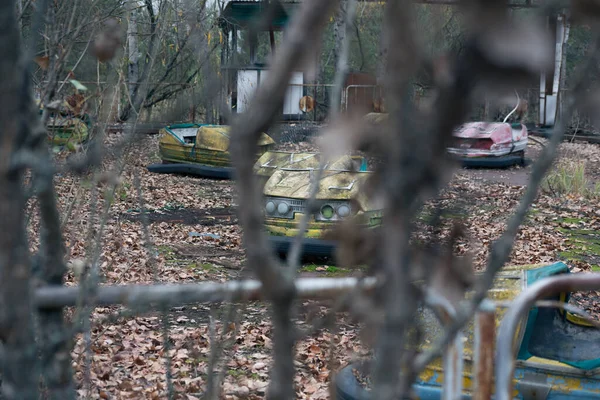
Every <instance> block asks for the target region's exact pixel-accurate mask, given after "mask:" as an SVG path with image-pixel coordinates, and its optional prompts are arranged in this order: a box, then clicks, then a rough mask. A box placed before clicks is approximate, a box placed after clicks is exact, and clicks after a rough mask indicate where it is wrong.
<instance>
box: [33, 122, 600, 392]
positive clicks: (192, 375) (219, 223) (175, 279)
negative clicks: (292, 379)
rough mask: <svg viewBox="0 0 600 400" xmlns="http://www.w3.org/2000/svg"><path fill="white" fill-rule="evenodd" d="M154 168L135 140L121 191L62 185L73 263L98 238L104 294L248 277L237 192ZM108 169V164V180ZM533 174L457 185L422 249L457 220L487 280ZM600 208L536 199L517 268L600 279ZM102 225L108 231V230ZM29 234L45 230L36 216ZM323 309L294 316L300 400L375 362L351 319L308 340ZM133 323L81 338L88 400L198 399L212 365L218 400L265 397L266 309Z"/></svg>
mask: <svg viewBox="0 0 600 400" xmlns="http://www.w3.org/2000/svg"><path fill="white" fill-rule="evenodd" d="M282 134H284V135H285V134H287V133H286V132H283V133H282ZM108 140H109V141H118V140H119V136H118V134H114V135H110V136H109V139H108ZM539 141H540V143H541V144H537V143H534V142H532V143H530V145H529V147H528V149H527V152H526V157H528V158H530V159H531V160H532V161H535V160H536V159H537V157H538V156H539V153H540V151H541V148H542V147H541V146H543V143H544V140H543V139H539ZM296 147H297V148H301V149H306V148H310V147H311V146H309V145H306V146H303V145H302V144H300V145H297V146H296ZM296 147H294V146H292V147H291V148H296ZM560 156H561V157H562V158H567V159H573V160H581V159H583V160H585V161H586V163H587V164H586V167H587V170H586V171H587V173H588V176H589V179H590V182H592V183H595V182H600V168H599V167H600V146H599V145H593V144H587V143H564V144H563V145H561V148H560ZM158 160H159V159H158V156H157V138H156V136H140V143H138V146H135V147H134V148H132V149H131V150H130V151H128V152H127V153H126V158H125V161H126V164H125V169H124V171H123V174H122V180H121V181H120V182H119V185H118V187H117V188H116V190H115V191H114V193H110V190H109V189H110V188H109V186H108V184H107V183H106V182H102V181H98V182H97V181H95V180H93V177H92V176H86V177H84V178H79V177H75V176H71V175H65V176H61V177H58V178H57V180H56V185H57V190H58V193H59V203H60V207H61V209H62V212H63V215H64V216H65V218H64V219H65V226H64V235H65V240H66V244H67V249H68V260H69V262H70V265H74V261H76V260H81V259H84V258H85V257H86V255H87V254H88V252H89V251H90V247H89V244H90V243H91V242H92V241H91V239H93V238H95V237H98V236H100V237H101V238H102V250H101V256H100V263H99V273H100V275H101V276H102V279H103V283H106V284H125V283H129V284H134V283H136V284H149V283H154V282H160V283H184V282H199V281H216V282H224V281H226V280H230V279H236V278H239V277H252V272H251V271H248V270H246V269H245V268H244V262H245V256H244V251H243V246H242V242H241V229H240V227H239V226H238V220H237V216H236V206H235V187H234V184H233V183H232V182H229V181H212V180H208V179H199V178H196V177H191V176H178V175H158V174H151V173H149V172H148V171H147V169H146V166H147V165H148V164H150V163H153V162H157V161H158ZM113 167H114V163H112V162H111V161H110V160H109V161H107V163H106V164H105V165H104V170H106V171H110V170H111V168H113ZM531 168H532V166H531V164H530V165H528V166H526V167H514V168H508V169H504V170H488V169H458V170H457V171H456V174H455V176H454V178H453V179H452V181H451V183H450V185H449V187H448V188H447V189H446V190H444V191H443V193H442V194H441V196H440V198H439V199H437V200H436V202H435V204H430V206H429V207H427V208H426V210H425V211H424V212H423V215H421V216H420V217H419V219H420V220H421V221H422V222H423V223H422V235H423V238H430V237H431V236H432V235H441V237H443V236H444V235H445V234H446V233H447V232H448V229H449V224H450V222H452V221H455V220H460V221H462V222H463V223H464V224H465V226H466V227H467V231H468V235H469V240H467V241H465V242H464V243H461V244H460V246H459V249H458V251H459V253H460V254H463V255H469V256H470V257H472V259H473V264H474V267H475V269H477V270H480V269H482V268H483V267H484V266H485V262H486V259H487V256H488V255H489V245H490V244H491V242H492V241H493V240H495V239H496V238H497V237H499V235H500V234H501V232H502V230H503V229H504V227H505V224H506V220H507V218H508V217H509V215H510V214H511V212H512V211H513V210H514V209H515V207H516V205H517V204H518V201H519V199H520V196H521V195H522V193H523V189H524V187H525V186H526V185H527V183H528V180H529V174H530V172H531ZM139 193H141V194H142V199H141V201H140V198H139V196H138V194H139ZM94 199H95V200H94ZM598 203H599V200H598V198H597V197H596V198H581V197H580V196H570V195H565V196H561V197H555V196H552V195H550V194H547V193H541V194H540V195H539V197H538V199H537V200H536V202H535V204H534V206H533V208H532V210H531V212H530V215H529V216H528V219H527V221H526V223H525V225H524V226H523V228H522V229H521V231H520V232H519V236H518V239H517V242H516V243H515V246H514V250H513V253H512V256H511V260H510V263H511V264H531V263H538V262H552V261H556V260H564V261H565V262H567V263H568V264H569V266H570V267H571V269H572V270H573V271H574V272H585V271H595V270H600V259H596V258H597V257H596V254H600V237H598V236H597V235H596V234H595V232H596V231H597V230H598V229H600V211H597V210H600V208H599V207H598V205H599V204H598ZM104 206H106V207H104ZM438 207H439V208H440V209H442V210H443V211H442V220H443V224H442V228H441V229H437V230H434V229H433V228H431V227H430V226H429V225H428V221H429V218H430V216H431V215H432V213H433V209H434V208H438ZM142 209H143V210H145V212H143V213H142V212H141V210H142ZM103 218H104V219H105V220H106V223H105V224H101V223H100V221H101V220H102V219H103ZM30 229H31V230H32V232H35V230H36V229H37V217H36V215H35V213H33V217H32V219H31V226H30ZM33 236H35V235H32V237H33ZM596 246H597V247H596ZM596 250H598V251H597V252H596ZM75 272H76V271H72V272H71V273H70V275H69V278H68V281H67V284H68V285H72V284H75V283H77V282H78V277H77V275H76V273H75ZM361 273H362V271H361V270H346V269H343V268H339V267H337V266H335V265H333V262H332V261H331V260H304V265H303V269H302V274H303V275H304V276H348V275H360V274H361ZM596 298H597V294H595V293H592V294H591V295H588V296H587V297H579V298H577V299H576V301H575V302H576V303H577V304H581V305H582V306H583V307H584V308H586V309H587V310H588V311H589V312H591V313H593V314H594V315H595V314H596V313H597V310H596V305H595V303H596V300H595V299H596ZM329 306H330V304H327V303H319V302H303V303H302V304H301V305H300V313H299V315H298V318H297V320H296V323H297V325H298V327H299V328H300V329H304V330H306V331H307V333H308V334H307V335H306V336H305V337H304V338H303V339H302V340H300V341H299V342H298V346H297V349H296V352H297V358H296V366H297V368H298V374H297V383H298V388H297V397H298V398H311V399H325V398H331V396H330V393H329V384H330V376H331V373H332V371H335V370H336V369H337V368H339V367H340V366H342V365H345V364H347V363H348V362H350V360H352V359H355V358H360V357H362V356H364V355H365V354H366V353H367V352H368V350H367V348H366V346H365V345H364V342H363V341H361V334H362V332H361V330H360V329H358V325H356V324H355V323H354V321H353V320H352V319H351V318H350V317H349V316H348V315H346V314H343V313H338V314H336V318H335V319H336V324H335V326H333V327H330V328H329V329H317V330H314V332H313V331H311V329H309V328H310V326H311V322H312V320H313V319H314V318H317V317H319V316H323V315H325V314H326V313H327V310H329ZM129 311H130V310H125V309H122V308H120V307H105V308H98V309H96V310H95V311H94V313H93V316H92V326H93V330H92V335H91V342H90V343H89V346H87V345H86V342H85V340H84V337H83V336H81V335H80V336H78V337H77V341H76V346H75V350H74V352H73V358H74V366H75V369H76V371H77V382H78V387H79V388H80V389H79V390H80V394H81V395H84V394H85V393H88V394H89V395H90V396H91V397H92V398H103V399H112V398H115V399H116V398H131V399H139V398H150V399H155V398H165V394H166V391H167V390H168V388H169V387H170V388H171V390H172V391H173V392H175V394H176V395H175V398H182V399H190V400H193V399H196V398H200V397H201V394H202V391H203V388H204V387H205V385H206V382H207V379H208V375H209V374H210V373H211V372H210V371H208V368H209V366H210V367H211V368H213V369H214V370H216V371H219V372H220V373H221V374H222V376H223V384H222V390H223V396H224V397H227V398H263V397H264V391H265V387H266V384H267V382H268V372H269V365H270V361H271V358H270V357H271V356H270V350H271V347H272V342H271V340H272V328H271V325H270V323H269V322H268V307H267V306H266V305H265V304H263V303H260V302H257V303H252V304H246V305H236V307H233V308H232V307H230V306H227V305H221V306H215V305H212V306H211V305H202V304H194V305H187V306H185V307H178V308H176V309H172V310H168V311H166V312H164V313H163V312H159V313H156V312H154V313H149V314H144V315H142V316H136V317H132V316H131V315H130V313H129ZM165 333H166V334H165ZM362 338H364V336H362ZM216 344H220V347H221V350H222V352H221V353H218V355H219V357H217V356H216V355H215V354H217V353H214V352H213V350H214V349H215V348H216V347H215V345H216ZM167 354H168V355H169V357H166V355H167ZM86 357H88V358H90V360H91V371H90V374H89V377H90V378H89V380H88V379H87V378H86V374H85V368H84V365H85V363H84V362H83V361H82V360H84V359H86ZM215 360H217V361H218V362H217V361H215ZM167 367H169V368H170V371H171V380H170V381H168V380H167V375H166V370H167Z"/></svg>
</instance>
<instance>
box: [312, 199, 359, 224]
mask: <svg viewBox="0 0 600 400" xmlns="http://www.w3.org/2000/svg"><path fill="white" fill-rule="evenodd" d="M351 214H352V208H351V207H350V204H349V203H348V202H346V201H332V202H327V203H325V204H323V206H322V207H321V209H320V210H319V212H317V213H316V215H315V220H317V221H339V220H341V219H344V218H347V217H349V216H350V215H351Z"/></svg>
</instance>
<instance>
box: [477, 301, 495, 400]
mask: <svg viewBox="0 0 600 400" xmlns="http://www.w3.org/2000/svg"><path fill="white" fill-rule="evenodd" d="M486 303H487V304H482V306H483V307H482V308H483V309H482V310H481V311H479V312H478V313H477V315H476V316H475V389H474V393H473V400H489V399H490V398H491V396H492V391H493V384H494V345H495V342H496V340H495V339H496V312H495V311H496V310H495V306H494V304H490V303H489V302H486Z"/></svg>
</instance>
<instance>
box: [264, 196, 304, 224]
mask: <svg viewBox="0 0 600 400" xmlns="http://www.w3.org/2000/svg"><path fill="white" fill-rule="evenodd" d="M303 210H304V200H298V199H290V198H283V197H275V196H268V197H267V198H266V199H265V214H266V215H268V216H269V217H270V218H285V219H294V215H295V214H296V213H297V212H300V213H301V212H303Z"/></svg>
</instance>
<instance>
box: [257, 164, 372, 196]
mask: <svg viewBox="0 0 600 400" xmlns="http://www.w3.org/2000/svg"><path fill="white" fill-rule="evenodd" d="M316 173H317V172H316V171H310V170H279V171H276V172H275V173H273V175H272V176H271V178H270V179H269V180H268V181H267V183H266V184H265V187H264V190H263V193H264V194H265V195H266V196H277V197H287V198H292V199H308V198H309V197H310V188H311V175H312V174H316ZM369 174H370V173H369V172H353V171H334V170H325V171H324V172H323V178H322V179H321V181H320V184H319V190H318V192H317V199H319V200H348V199H351V198H355V197H357V196H358V197H362V196H363V194H362V193H361V190H360V187H361V185H362V184H363V183H364V181H365V180H366V179H367V177H368V176H369Z"/></svg>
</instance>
